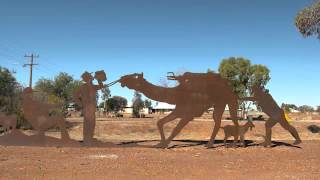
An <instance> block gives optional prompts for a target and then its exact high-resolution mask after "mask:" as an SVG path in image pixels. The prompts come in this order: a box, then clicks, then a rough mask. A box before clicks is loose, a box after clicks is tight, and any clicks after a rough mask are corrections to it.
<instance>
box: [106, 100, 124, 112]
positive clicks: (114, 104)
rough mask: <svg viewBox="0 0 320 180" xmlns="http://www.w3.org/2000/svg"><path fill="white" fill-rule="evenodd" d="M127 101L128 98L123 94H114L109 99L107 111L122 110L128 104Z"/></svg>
mask: <svg viewBox="0 0 320 180" xmlns="http://www.w3.org/2000/svg"><path fill="white" fill-rule="evenodd" d="M127 103H128V101H127V99H126V98H124V97H121V96H113V97H111V98H109V99H108V100H107V103H106V104H107V111H108V112H110V111H113V112H115V113H118V112H119V111H120V110H122V109H123V108H124V107H126V106H127Z"/></svg>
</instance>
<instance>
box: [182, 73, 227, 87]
mask: <svg viewBox="0 0 320 180" xmlns="http://www.w3.org/2000/svg"><path fill="white" fill-rule="evenodd" d="M177 80H178V81H179V83H180V85H181V87H184V88H186V89H189V90H192V91H206V90H207V88H209V89H210V88H213V87H214V88H216V89H219V88H220V87H226V86H227V81H226V80H225V79H223V78H222V77H221V76H220V74H218V73H212V72H208V73H191V72H186V73H184V74H183V75H181V76H179V77H178V78H177Z"/></svg>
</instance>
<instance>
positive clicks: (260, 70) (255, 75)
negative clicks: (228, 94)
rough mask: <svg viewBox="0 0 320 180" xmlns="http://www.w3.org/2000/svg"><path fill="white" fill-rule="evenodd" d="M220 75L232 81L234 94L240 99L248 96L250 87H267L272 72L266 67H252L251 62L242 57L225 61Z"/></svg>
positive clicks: (256, 65)
mask: <svg viewBox="0 0 320 180" xmlns="http://www.w3.org/2000/svg"><path fill="white" fill-rule="evenodd" d="M219 73H220V74H221V76H222V77H223V78H226V79H228V80H229V81H230V84H231V86H232V87H233V90H234V92H235V93H236V94H237V95H238V96H239V97H246V96H248V94H249V93H250V91H249V89H250V86H252V85H254V84H258V85H260V86H263V87H265V86H266V84H267V83H268V82H269V80H270V76H269V73H270V70H269V69H268V68H267V67H266V66H264V65H260V64H255V65H251V62H250V60H248V59H245V58H242V57H230V58H227V59H223V60H222V61H221V63H220V66H219Z"/></svg>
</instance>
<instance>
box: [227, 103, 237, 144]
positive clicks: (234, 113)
mask: <svg viewBox="0 0 320 180" xmlns="http://www.w3.org/2000/svg"><path fill="white" fill-rule="evenodd" d="M228 107H229V111H230V116H231V119H232V122H233V124H234V125H235V127H236V128H235V129H236V133H235V136H234V145H236V143H238V139H239V123H238V100H237V99H233V100H232V101H231V102H229V103H228Z"/></svg>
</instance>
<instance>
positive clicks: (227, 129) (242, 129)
mask: <svg viewBox="0 0 320 180" xmlns="http://www.w3.org/2000/svg"><path fill="white" fill-rule="evenodd" d="M254 127H255V126H254V124H253V123H252V121H250V120H249V121H248V122H247V123H246V124H244V125H243V126H239V136H240V143H241V145H242V146H245V145H246V144H245V134H246V133H247V131H248V130H249V128H250V130H252V128H254ZM221 129H223V131H224V140H223V143H224V146H226V143H227V140H228V138H229V137H231V136H233V137H235V136H236V135H237V134H236V133H237V128H236V126H232V125H226V126H224V127H221ZM235 145H236V144H235V143H233V146H235Z"/></svg>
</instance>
